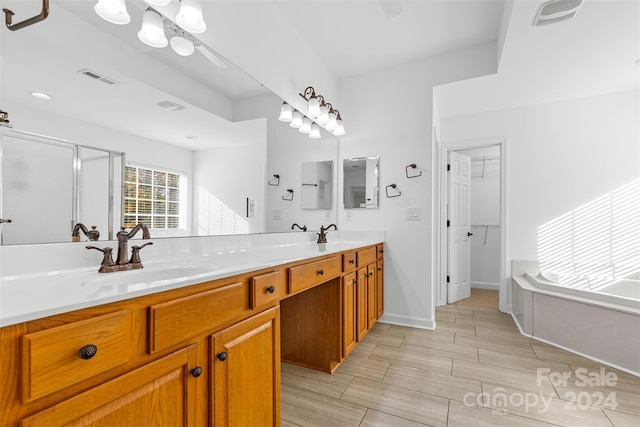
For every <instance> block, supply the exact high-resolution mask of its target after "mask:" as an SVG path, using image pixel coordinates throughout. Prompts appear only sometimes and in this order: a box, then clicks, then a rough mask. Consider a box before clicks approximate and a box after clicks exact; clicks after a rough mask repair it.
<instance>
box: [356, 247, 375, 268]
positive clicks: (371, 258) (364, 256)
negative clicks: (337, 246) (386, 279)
mask: <svg viewBox="0 0 640 427" xmlns="http://www.w3.org/2000/svg"><path fill="white" fill-rule="evenodd" d="M376 250H377V249H376V248H375V247H374V248H367V249H363V250H361V251H358V256H357V261H358V268H360V267H364V266H365V265H369V264H371V263H372V262H376V259H377V254H376Z"/></svg>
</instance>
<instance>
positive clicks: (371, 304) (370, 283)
mask: <svg viewBox="0 0 640 427" xmlns="http://www.w3.org/2000/svg"><path fill="white" fill-rule="evenodd" d="M376 279H377V274H376V264H375V263H373V264H370V265H368V266H367V329H371V328H372V327H373V325H374V324H375V323H376V320H378V310H377V309H376V293H377V287H376Z"/></svg>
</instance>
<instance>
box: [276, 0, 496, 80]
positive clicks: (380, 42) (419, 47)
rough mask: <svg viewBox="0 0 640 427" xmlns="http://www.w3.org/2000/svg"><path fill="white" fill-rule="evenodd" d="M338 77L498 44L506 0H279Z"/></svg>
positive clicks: (283, 10) (278, 5)
mask: <svg viewBox="0 0 640 427" xmlns="http://www.w3.org/2000/svg"><path fill="white" fill-rule="evenodd" d="M274 3H275V4H276V6H277V7H278V9H279V10H280V11H281V12H282V13H283V15H284V16H285V17H286V18H287V19H288V21H289V22H290V23H291V24H292V25H293V26H294V27H295V28H296V30H297V32H298V33H299V34H300V36H302V38H304V39H305V40H306V41H307V43H308V44H309V46H310V47H311V48H312V49H313V50H315V51H316V52H317V53H318V54H319V55H320V57H321V58H322V59H323V60H324V62H325V63H326V64H327V65H328V66H329V68H331V69H332V70H333V71H334V72H335V74H336V75H337V76H338V78H345V77H353V76H357V75H361V74H365V73H369V72H372V71H376V70H380V69H383V68H388V67H392V66H396V65H400V64H405V63H409V62H413V61H416V60H419V59H423V58H427V57H431V56H435V55H440V54H443V53H446V52H451V51H456V50H461V49H465V48H469V47H472V46H477V45H480V44H484V43H489V42H495V41H496V40H497V37H498V30H499V27H500V21H501V18H502V10H503V8H504V4H505V1H504V0H409V1H401V0H395V1H379V0H351V1H335V0H315V1H275V2H274Z"/></svg>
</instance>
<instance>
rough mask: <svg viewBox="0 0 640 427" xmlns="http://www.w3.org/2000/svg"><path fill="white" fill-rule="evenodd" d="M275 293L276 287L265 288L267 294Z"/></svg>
mask: <svg viewBox="0 0 640 427" xmlns="http://www.w3.org/2000/svg"><path fill="white" fill-rule="evenodd" d="M275 291H276V287H275V286H273V285H271V286H269V287H268V288H267V292H269V293H270V294H272V293H274V292H275Z"/></svg>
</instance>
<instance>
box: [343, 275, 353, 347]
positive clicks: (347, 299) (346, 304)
mask: <svg viewBox="0 0 640 427" xmlns="http://www.w3.org/2000/svg"><path fill="white" fill-rule="evenodd" d="M356 336H357V331H356V273H350V274H347V275H346V276H344V277H343V278H342V357H347V355H349V353H351V350H353V349H354V347H355V346H356V342H357V338H356Z"/></svg>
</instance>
